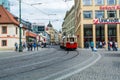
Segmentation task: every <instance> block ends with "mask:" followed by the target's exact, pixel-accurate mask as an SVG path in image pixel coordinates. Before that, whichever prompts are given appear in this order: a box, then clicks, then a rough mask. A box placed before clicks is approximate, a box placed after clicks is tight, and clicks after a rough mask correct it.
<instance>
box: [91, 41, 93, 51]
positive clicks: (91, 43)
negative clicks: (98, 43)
mask: <svg viewBox="0 0 120 80" xmlns="http://www.w3.org/2000/svg"><path fill="white" fill-rule="evenodd" d="M90 47H91V49H92V51H94V42H93V41H91V42H90Z"/></svg>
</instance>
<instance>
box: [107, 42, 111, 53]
mask: <svg viewBox="0 0 120 80" xmlns="http://www.w3.org/2000/svg"><path fill="white" fill-rule="evenodd" d="M110 50H111V48H110V42H109V41H108V51H110Z"/></svg>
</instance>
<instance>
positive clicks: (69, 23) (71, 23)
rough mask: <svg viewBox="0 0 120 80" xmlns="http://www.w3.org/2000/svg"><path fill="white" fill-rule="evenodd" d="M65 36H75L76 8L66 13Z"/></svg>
mask: <svg viewBox="0 0 120 80" xmlns="http://www.w3.org/2000/svg"><path fill="white" fill-rule="evenodd" d="M62 32H63V35H66V36H68V35H69V36H73V35H74V34H75V8H74V6H73V7H72V8H71V9H70V10H69V11H67V12H66V15H65V18H64V22H63V24H62Z"/></svg>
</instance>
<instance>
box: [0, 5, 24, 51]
mask: <svg viewBox="0 0 120 80" xmlns="http://www.w3.org/2000/svg"><path fill="white" fill-rule="evenodd" d="M18 26H19V22H18V21H17V20H16V19H15V17H14V16H13V15H12V14H11V13H10V12H8V11H7V10H6V9H5V8H4V7H3V6H0V50H1V49H2V50H3V49H15V46H14V44H15V42H17V43H18V44H19V27H18ZM21 34H22V42H25V41H26V34H25V28H22V33H21Z"/></svg>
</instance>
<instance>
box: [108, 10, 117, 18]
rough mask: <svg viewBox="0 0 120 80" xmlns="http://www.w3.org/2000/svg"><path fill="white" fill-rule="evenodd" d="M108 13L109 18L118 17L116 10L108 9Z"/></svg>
mask: <svg viewBox="0 0 120 80" xmlns="http://www.w3.org/2000/svg"><path fill="white" fill-rule="evenodd" d="M107 14H108V18H116V17H117V13H116V11H107Z"/></svg>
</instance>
